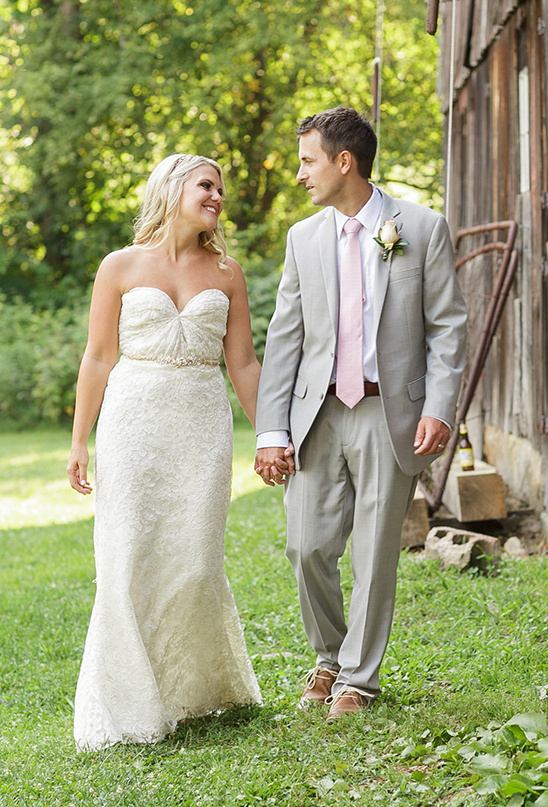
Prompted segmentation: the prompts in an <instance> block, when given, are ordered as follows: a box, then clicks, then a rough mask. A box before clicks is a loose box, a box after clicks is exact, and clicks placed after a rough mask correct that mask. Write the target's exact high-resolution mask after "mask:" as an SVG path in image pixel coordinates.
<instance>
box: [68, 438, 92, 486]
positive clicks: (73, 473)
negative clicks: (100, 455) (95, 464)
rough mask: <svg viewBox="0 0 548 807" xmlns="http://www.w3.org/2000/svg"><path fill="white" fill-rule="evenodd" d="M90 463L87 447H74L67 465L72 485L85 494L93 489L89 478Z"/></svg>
mask: <svg viewBox="0 0 548 807" xmlns="http://www.w3.org/2000/svg"><path fill="white" fill-rule="evenodd" d="M88 463H89V454H88V451H87V449H86V448H84V449H72V451H71V452H70V456H69V461H68V465H67V474H68V478H69V481H70V486H71V487H72V488H74V490H76V491H77V492H78V493H82V494H83V495H84V496H85V495H86V494H88V493H91V491H92V490H93V488H92V487H91V485H90V484H89V482H88V479H87V472H88Z"/></svg>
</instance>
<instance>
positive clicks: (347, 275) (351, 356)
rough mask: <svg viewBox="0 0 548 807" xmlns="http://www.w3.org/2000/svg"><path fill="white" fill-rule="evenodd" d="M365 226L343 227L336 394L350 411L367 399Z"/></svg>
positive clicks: (351, 223)
mask: <svg viewBox="0 0 548 807" xmlns="http://www.w3.org/2000/svg"><path fill="white" fill-rule="evenodd" d="M361 226H362V225H361V223H360V222H359V221H357V219H348V221H347V222H346V223H345V225H344V227H343V230H344V232H345V233H346V234H347V241H346V244H345V246H344V250H343V254H342V262H341V281H340V295H339V336H338V341H337V380H336V394H337V398H339V399H340V400H341V401H342V402H343V403H344V404H345V405H346V406H348V407H349V408H350V409H353V408H354V406H356V404H357V403H358V402H359V401H361V399H362V398H363V395H364V379H363V348H362V345H363V282H362V261H361V255H360V242H359V239H358V231H359V230H360V229H361Z"/></svg>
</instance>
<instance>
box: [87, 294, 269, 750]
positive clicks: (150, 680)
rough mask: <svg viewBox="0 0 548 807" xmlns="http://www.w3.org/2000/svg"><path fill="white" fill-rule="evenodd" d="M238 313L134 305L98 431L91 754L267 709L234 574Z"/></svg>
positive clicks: (214, 303)
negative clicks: (231, 329)
mask: <svg viewBox="0 0 548 807" xmlns="http://www.w3.org/2000/svg"><path fill="white" fill-rule="evenodd" d="M228 307H229V300H228V298H227V297H226V295H225V294H224V293H223V292H222V291H220V290H219V289H207V290H206V291H202V292H201V293H200V294H197V295H196V296H195V297H193V298H192V299H191V300H190V301H189V303H188V304H187V305H186V306H185V308H184V309H183V311H178V310H177V308H176V306H175V304H174V302H173V301H172V300H171V298H170V297H169V296H168V295H167V294H165V292H163V291H161V290H160V289H157V288H153V287H148V286H146V287H137V288H134V289H131V291H129V292H127V293H126V294H124V295H123V298H122V310H121V314H120V324H119V334H120V350H121V353H122V356H121V358H120V361H119V362H118V364H117V365H116V366H115V367H114V369H113V370H112V372H111V374H110V376H109V381H108V385H107V388H106V391H105V396H104V401H103V405H102V408H101V413H100V416H99V420H98V424H97V437H96V460H95V486H96V492H95V495H96V502H95V511H96V513H95V533H94V546H95V563H96V571H97V592H96V599H95V604H94V607H93V613H92V616H91V621H90V626H89V631H88V635H87V639H86V644H85V650H84V657H83V661H82V667H81V670H80V676H79V679H78V686H77V691H76V698H75V719H74V736H75V740H76V743H77V746H78V748H80V749H82V750H86V749H95V748H101V747H103V746H107V745H112V744H113V743H116V742H155V741H157V740H160V739H161V738H163V737H165V736H166V735H167V734H169V733H170V732H172V731H173V730H174V729H175V727H176V725H177V721H179V720H181V719H183V718H184V717H188V716H199V715H205V714H208V713H211V712H215V711H217V710H221V709H226V708H228V707H230V706H231V705H234V704H257V703H260V702H261V695H260V691H259V687H258V685H257V681H256V678H255V675H254V673H253V669H252V667H251V662H250V660H249V657H248V654H247V651H246V647H245V642H244V636H243V632H242V628H241V625H240V621H239V617H238V612H237V610H236V605H235V602H234V598H233V596H232V592H231V589H230V584H229V582H228V579H227V577H226V574H225V570H224V564H223V561H224V529H225V521H226V516H227V511H228V504H229V499H230V483H231V465H232V414H231V411H230V405H229V403H228V398H227V394H226V387H225V382H224V379H223V375H222V373H221V370H220V368H219V356H220V355H221V350H222V340H223V337H224V335H225V332H226V321H227V314H228Z"/></svg>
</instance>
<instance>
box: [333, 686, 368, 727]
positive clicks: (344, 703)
mask: <svg viewBox="0 0 548 807" xmlns="http://www.w3.org/2000/svg"><path fill="white" fill-rule="evenodd" d="M328 703H329V704H330V708H329V714H328V715H327V722H328V723H331V722H332V721H333V720H337V719H338V718H339V717H343V715H351V714H354V712H358V711H359V710H360V709H367V707H368V706H369V699H368V698H367V696H366V695H362V694H361V692H356V690H355V689H340V690H339V691H338V692H337V694H336V695H333V696H332V697H331V698H330V699H329V701H328Z"/></svg>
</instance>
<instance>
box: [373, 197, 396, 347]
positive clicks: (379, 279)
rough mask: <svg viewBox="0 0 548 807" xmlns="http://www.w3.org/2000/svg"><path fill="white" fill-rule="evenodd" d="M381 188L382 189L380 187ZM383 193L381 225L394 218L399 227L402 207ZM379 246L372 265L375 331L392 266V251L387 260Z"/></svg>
mask: <svg viewBox="0 0 548 807" xmlns="http://www.w3.org/2000/svg"><path fill="white" fill-rule="evenodd" d="M379 190H380V189H379ZM381 194H382V210H381V217H380V225H379V229H380V227H382V225H383V224H384V222H385V221H389V220H390V219H393V220H394V221H395V222H396V223H397V225H398V227H399V226H400V225H401V222H400V221H398V216H399V215H400V212H401V211H400V208H399V205H398V203H397V201H396V200H395V199H392V197H391V196H387V195H386V194H385V193H384V192H383V191H381ZM374 235H375V237H377V233H374ZM375 246H377V250H376V259H375V261H374V264H373V266H372V270H373V271H374V273H375V302H374V314H375V333H376V332H377V329H378V327H379V321H380V318H381V314H382V309H383V306H384V300H385V298H386V292H387V290H388V280H389V278H390V270H391V268H392V257H393V255H392V252H390V253H389V254H388V258H387V259H386V261H383V259H382V248H381V246H380V245H375Z"/></svg>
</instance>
